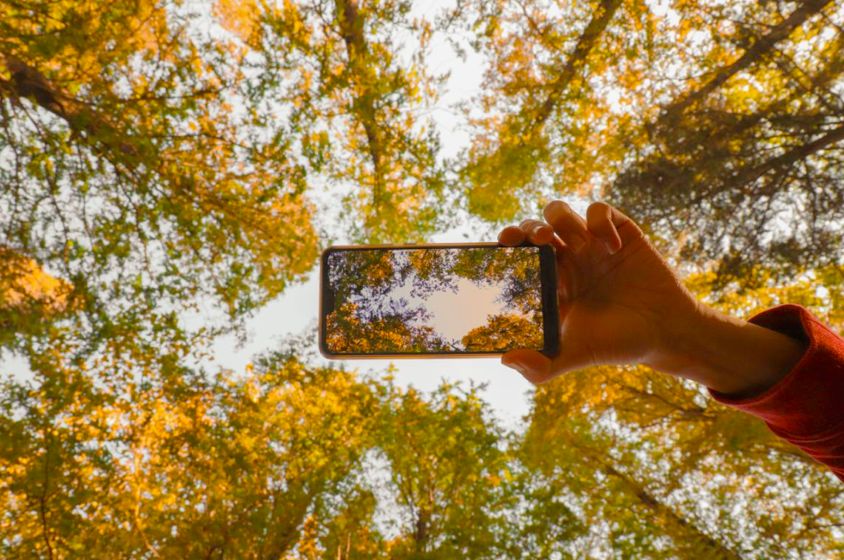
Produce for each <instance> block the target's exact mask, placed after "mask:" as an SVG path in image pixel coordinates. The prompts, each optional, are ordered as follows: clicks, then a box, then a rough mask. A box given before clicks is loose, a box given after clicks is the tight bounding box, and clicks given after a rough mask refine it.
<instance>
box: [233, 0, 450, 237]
mask: <svg viewBox="0 0 844 560" xmlns="http://www.w3.org/2000/svg"><path fill="white" fill-rule="evenodd" d="M239 4H240V3H235V2H231V1H230V0H225V1H222V2H220V4H219V6H220V12H221V13H222V14H223V16H224V19H223V21H224V23H226V24H227V25H228V26H229V27H230V28H232V29H233V30H235V31H238V32H239V33H240V36H241V38H242V40H243V42H244V44H245V45H246V48H247V49H248V51H249V53H250V57H248V58H247V59H246V62H247V63H248V64H250V65H251V66H253V67H254V70H255V74H256V77H255V78H254V80H253V81H254V87H255V90H256V91H260V92H261V95H263V96H265V98H266V99H267V100H268V102H269V103H274V104H283V105H284V106H289V105H292V108H291V109H290V111H289V113H287V116H289V131H290V134H291V136H292V138H294V139H295V147H296V149H297V151H298V153H299V154H300V155H301V156H302V157H303V158H304V160H305V161H306V162H307V167H308V170H309V172H310V173H312V174H313V176H315V177H317V178H318V179H316V180H319V181H323V182H325V183H326V184H327V185H330V186H332V187H333V191H332V192H335V193H338V194H337V196H339V197H340V199H341V200H342V207H343V212H342V213H340V214H339V215H338V216H337V219H339V220H340V222H341V223H342V225H343V226H344V227H346V228H347V229H348V230H349V231H350V232H351V235H352V237H354V238H356V239H358V240H370V241H376V242H377V241H381V242H383V241H416V240H420V239H423V238H424V236H425V235H426V234H429V233H431V232H432V231H434V228H435V227H436V226H437V225H439V224H440V223H441V220H440V217H441V215H442V214H444V211H443V207H442V206H441V205H442V203H443V201H444V196H445V190H444V189H445V183H444V178H443V174H442V170H441V169H440V165H439V163H438V161H437V157H438V154H437V152H438V148H439V140H438V138H437V134H436V131H435V130H434V128H433V124H432V122H431V121H430V120H429V119H426V118H424V117H422V116H420V113H421V112H422V111H423V110H425V109H426V107H427V106H428V105H429V104H430V103H431V102H432V101H433V100H434V98H435V95H436V85H437V80H436V79H435V77H433V76H432V75H431V73H430V71H429V70H428V68H427V67H426V66H425V63H424V61H425V58H424V57H425V53H426V49H427V43H428V40H429V37H430V34H431V24H430V23H429V22H427V21H426V20H424V19H420V18H411V17H410V10H411V2H409V1H407V0H377V1H367V2H361V1H359V0H336V1H335V2H317V1H306V2H296V3H294V2H284V3H283V4H281V5H272V4H270V3H266V2H257V1H251V2H248V3H247V4H246V5H247V6H249V8H248V9H244V8H243V7H242V6H241V7H240V8H238V7H237V6H238V5H239Z"/></svg>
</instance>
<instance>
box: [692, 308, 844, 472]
mask: <svg viewBox="0 0 844 560" xmlns="http://www.w3.org/2000/svg"><path fill="white" fill-rule="evenodd" d="M750 322H752V323H755V324H757V325H759V326H762V327H765V328H768V329H771V330H775V331H778V332H781V333H783V334H785V335H788V336H791V337H793V338H797V339H802V340H804V341H807V342H808V347H807V348H806V352H805V353H804V354H803V357H802V358H801V359H800V361H799V362H797V365H795V366H794V368H793V369H792V370H791V371H790V372H789V373H788V374H787V375H786V376H785V377H784V378H783V379H782V380H781V381H780V382H779V383H777V384H776V385H774V386H773V387H771V388H770V389H768V390H767V391H765V392H764V393H762V394H760V395H756V396H754V397H750V398H746V399H733V398H730V397H729V396H727V395H724V394H722V393H718V392H717V391H714V390H712V389H710V390H709V392H710V394H711V395H712V397H713V398H715V400H717V401H718V402H721V403H723V404H726V405H729V406H731V407H733V408H737V409H739V410H742V411H744V412H747V413H749V414H752V415H754V416H758V417H759V418H761V419H762V420H764V421H765V422H766V423H767V424H768V427H769V428H770V429H771V430H772V431H773V432H774V433H775V434H777V435H778V436H780V437H782V438H784V439H786V440H788V441H790V442H791V443H793V444H795V445H797V446H798V447H800V448H801V449H803V450H804V451H806V452H807V453H808V454H809V455H812V456H813V457H815V458H816V459H817V460H819V461H821V462H823V463H826V464H828V465H829V466H830V467H832V469H833V472H835V474H837V475H838V476H839V477H844V340H842V339H841V338H840V337H839V336H837V335H836V334H835V333H833V332H832V331H831V330H829V329H828V328H827V327H826V326H825V325H823V324H822V323H821V322H819V321H818V320H817V319H815V318H814V317H813V316H812V315H811V314H810V313H809V312H808V311H806V310H805V309H804V308H802V307H800V306H799V305H781V306H779V307H774V308H772V309H769V310H767V311H764V312H762V313H760V314H758V315H756V316H755V317H753V318H752V319H750Z"/></svg>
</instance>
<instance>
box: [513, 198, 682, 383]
mask: <svg viewBox="0 0 844 560" xmlns="http://www.w3.org/2000/svg"><path fill="white" fill-rule="evenodd" d="M544 215H545V221H544V222H543V221H539V220H525V221H524V222H522V224H521V225H520V226H510V227H507V228H504V230H503V231H502V232H501V234H500V235H499V242H500V243H501V244H502V245H508V246H514V245H519V244H521V243H523V242H524V241H529V242H530V243H533V244H535V245H544V244H548V243H550V244H551V245H552V246H553V247H554V249H555V252H556V257H557V278H558V287H557V295H558V306H559V313H560V352H559V354H558V355H557V356H555V357H553V358H548V357H547V356H545V355H543V354H541V353H539V352H536V351H534V350H527V349H519V350H511V351H510V352H507V353H506V354H505V355H504V356H503V358H502V363H504V364H505V365H507V366H510V367H513V368H515V369H517V370H519V371H520V372H521V373H522V374H523V375H524V376H525V377H526V378H527V379H528V380H530V381H531V382H533V383H542V382H544V381H547V380H548V379H551V378H552V377H555V376H557V375H559V374H561V373H563V372H565V371H569V370H572V369H576V368H581V367H585V366H589V365H598V364H622V363H637V362H646V361H648V358H649V357H651V356H652V355H653V354H654V352H655V351H658V349H659V348H662V347H663V346H664V345H665V344H667V343H668V341H669V339H670V336H668V333H666V332H665V329H666V327H667V326H668V325H669V324H670V323H671V322H672V318H673V317H678V316H684V315H689V314H692V313H694V312H695V309H696V305H697V304H696V302H695V300H694V298H693V297H692V295H691V294H690V293H689V291H688V290H686V288H685V287H683V285H682V283H681V282H680V280H679V279H678V278H677V276H676V274H675V273H674V272H673V271H672V270H671V268H670V267H669V266H668V264H667V263H666V262H665V260H664V259H663V258H662V256H661V255H660V254H659V253H658V252H657V251H656V249H654V247H653V246H652V245H651V244H650V242H649V241H648V240H647V238H646V237H645V236H644V234H643V233H642V231H641V229H639V227H638V226H637V225H636V224H635V223H634V222H633V221H632V220H631V219H630V218H628V217H627V216H625V215H624V214H622V213H621V212H620V211H619V210H617V209H615V208H613V207H611V206H609V205H608V204H606V203H603V202H596V203H593V204H592V205H590V206H589V208H588V210H587V212H586V219H585V220H584V219H583V218H582V217H581V216H579V215H578V214H577V213H576V212H574V210H572V209H571V207H569V205H568V204H566V203H565V202H562V201H554V202H551V203H550V204H549V205H548V206H547V207H546V208H545V212H544Z"/></svg>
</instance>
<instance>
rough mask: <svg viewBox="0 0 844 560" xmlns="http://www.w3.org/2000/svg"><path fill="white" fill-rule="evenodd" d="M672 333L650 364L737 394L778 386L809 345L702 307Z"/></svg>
mask: <svg viewBox="0 0 844 560" xmlns="http://www.w3.org/2000/svg"><path fill="white" fill-rule="evenodd" d="M669 331H670V334H669V335H668V336H667V338H666V341H665V344H663V345H661V348H659V349H657V350H656V351H655V352H654V353H653V355H652V356H650V357H649V359H648V360H647V363H648V365H650V366H652V367H654V368H655V369H658V370H661V371H664V372H666V373H671V374H673V375H678V376H682V377H686V378H689V379H693V380H695V381H698V382H699V383H702V384H704V385H706V386H707V387H709V388H711V389H714V390H715V391H718V392H719V393H723V394H726V395H730V396H732V397H736V398H744V397H749V396H752V395H756V394H760V393H762V392H764V391H765V390H767V389H769V388H770V387H772V386H774V385H775V384H776V383H777V382H778V381H779V380H780V379H782V378H783V377H784V376H785V375H786V374H787V373H788V372H789V371H791V369H792V368H793V367H794V365H795V364H797V362H798V361H799V360H800V357H801V356H802V355H803V353H804V352H805V349H806V343H805V342H804V341H801V340H798V339H795V338H791V337H789V336H786V335H784V334H782V333H779V332H776V331H773V330H769V329H766V328H764V327H761V326H758V325H754V324H753V323H748V322H747V321H744V320H741V319H737V318H735V317H730V316H728V315H725V314H723V313H721V312H719V311H717V310H714V309H712V308H709V307H704V306H700V307H699V308H698V309H697V311H696V312H695V313H694V314H690V315H689V316H688V317H682V318H677V319H676V321H675V322H674V324H672V325H671V326H670V329H669Z"/></svg>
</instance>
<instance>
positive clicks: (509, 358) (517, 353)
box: [501, 348, 555, 385]
mask: <svg viewBox="0 0 844 560" xmlns="http://www.w3.org/2000/svg"><path fill="white" fill-rule="evenodd" d="M501 363H502V364H503V365H505V366H507V367H509V368H513V369H515V370H516V371H518V372H519V373H521V374H522V375H523V376H524V377H525V379H527V380H528V381H530V382H531V383H533V384H534V385H539V384H540V383H545V382H546V381H548V380H549V379H551V378H552V377H554V375H555V373H554V372H552V371H551V360H550V358H548V356H545V355H544V354H541V353H539V352H537V351H536V350H527V349H524V348H520V349H518V350H510V351H509V352H507V353H506V354H504V355H503V356H501Z"/></svg>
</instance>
